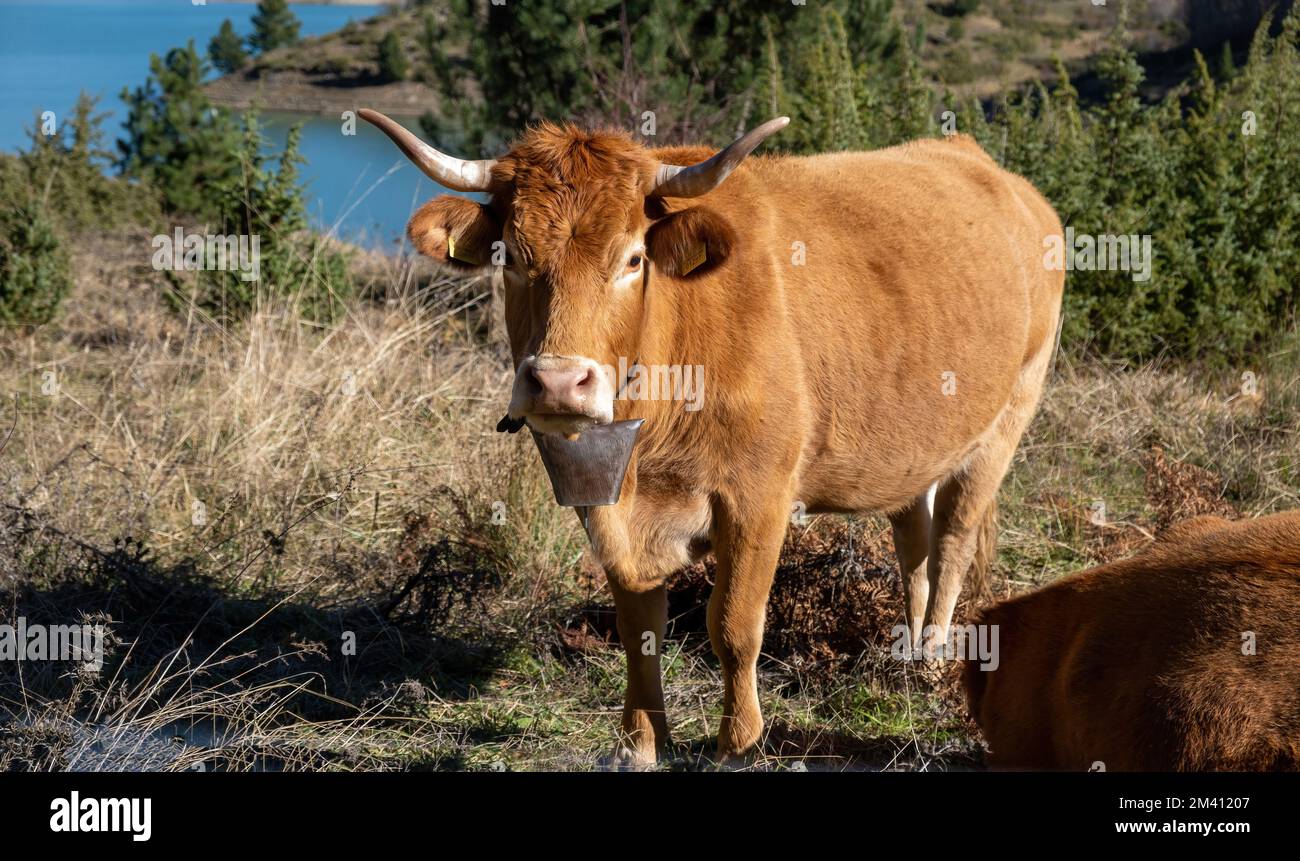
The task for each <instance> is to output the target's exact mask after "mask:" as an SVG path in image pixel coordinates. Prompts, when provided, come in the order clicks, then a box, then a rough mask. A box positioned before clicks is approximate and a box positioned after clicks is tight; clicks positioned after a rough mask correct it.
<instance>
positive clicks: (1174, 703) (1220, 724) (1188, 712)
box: [965, 511, 1300, 771]
mask: <svg viewBox="0 0 1300 861" xmlns="http://www.w3.org/2000/svg"><path fill="white" fill-rule="evenodd" d="M977 621H978V623H979V624H984V625H996V626H998V628H997V630H998V637H997V642H998V646H999V648H998V654H997V658H996V669H993V670H991V671H988V672H984V671H981V670H980V668H979V665H978V664H976V663H975V662H974V661H969V662H968V663H967V664H966V668H965V669H966V675H965V681H966V692H967V697H968V699H969V703H970V710H971V714H972V715H973V716H974V718H975V720H976V721H977V722H978V723H979V725H980V727H981V728H982V729H983V731H984V735H985V737H986V738H987V739H988V742H989V747H990V758H989V762H990V764H991V765H992V766H993V767H995V768H1008V769H1067V770H1069V769H1077V770H1085V769H1089V768H1094V767H1096V766H1095V764H1096V763H1102V766H1101V767H1104V768H1105V769H1106V770H1108V771H1132V770H1138V771H1269V770H1292V771H1294V770H1296V769H1297V768H1300V511H1291V512H1287V513H1285V514H1278V515H1274V516H1272V517H1264V518H1261V519H1259V520H1252V521H1242V522H1237V523H1229V522H1228V521H1225V520H1222V519H1220V518H1217V517H1198V518H1195V519H1193V520H1188V521H1184V522H1183V523H1180V524H1178V525H1176V526H1174V527H1173V528H1172V529H1170V530H1168V531H1167V532H1166V533H1165V534H1164V535H1162V536H1161V539H1160V541H1158V542H1156V543H1155V544H1153V545H1151V546H1150V547H1149V548H1148V549H1147V550H1146V551H1145V552H1143V553H1140V554H1138V555H1137V556H1134V557H1133V558H1131V559H1126V560H1124V561H1122V562H1114V563H1111V564H1109V565H1103V566H1101V567H1099V568H1093V569H1091V570H1088V571H1083V572H1081V573H1078V574H1073V575H1071V576H1069V577H1065V578H1062V579H1061V580H1059V581H1057V582H1055V583H1053V584H1052V585H1050V586H1048V587H1046V588H1044V589H1040V590H1038V591H1036V592H1031V593H1029V594H1027V595H1022V596H1020V597H1018V598H1014V599H1012V600H1010V601H1006V602H1004V603H1002V604H999V605H997V606H995V607H991V608H989V609H987V610H985V611H984V612H983V613H982V614H981V616H980V618H979V619H978V620H977Z"/></svg>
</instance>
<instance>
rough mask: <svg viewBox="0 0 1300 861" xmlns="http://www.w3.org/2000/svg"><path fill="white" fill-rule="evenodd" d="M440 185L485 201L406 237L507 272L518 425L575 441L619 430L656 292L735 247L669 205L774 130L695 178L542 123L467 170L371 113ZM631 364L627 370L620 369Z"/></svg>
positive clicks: (611, 135)
mask: <svg viewBox="0 0 1300 861" xmlns="http://www.w3.org/2000/svg"><path fill="white" fill-rule="evenodd" d="M360 115H361V117H362V118H363V119H365V120H367V121H368V122H371V123H373V124H374V125H376V126H378V127H379V129H380V130H382V131H383V132H384V133H385V134H387V135H388V136H389V137H390V138H392V139H393V141H394V143H396V144H397V145H398V147H399V148H401V150H402V152H404V153H405V154H406V156H407V157H408V158H409V159H410V160H411V161H412V162H414V163H415V164H416V166H417V167H419V168H420V169H421V170H422V171H424V173H426V174H427V175H428V176H429V177H431V178H432V179H434V180H436V181H437V182H439V183H441V184H442V185H444V186H446V187H447V188H450V189H453V190H456V191H465V192H471V191H478V192H487V193H488V194H489V200H488V202H487V203H486V204H480V203H477V202H475V201H473V200H469V199H466V198H463V197H454V196H450V195H445V196H442V197H438V198H435V199H433V200H431V201H429V202H428V203H426V204H425V205H424V206H423V207H421V208H420V210H419V211H418V212H416V214H415V216H414V217H413V218H412V219H411V222H410V224H409V225H408V226H407V232H408V234H409V235H410V238H411V242H412V243H413V244H414V245H415V247H416V249H418V250H419V251H420V252H421V253H423V254H425V255H427V256H429V257H431V258H433V259H434V260H436V261H439V262H440V263H443V264H444V265H447V266H451V267H455V268H461V269H467V270H474V269H483V268H487V267H491V266H501V267H502V274H503V278H504V281H505V306H506V329H507V331H508V332H509V335H510V349H511V352H512V353H513V355H514V361H515V368H516V374H515V383H514V390H513V392H512V395H511V399H510V408H509V417H510V418H511V419H513V420H516V421H523V420H526V421H527V422H528V424H529V425H530V426H531V427H532V428H533V429H535V430H537V431H540V432H543V433H562V434H566V435H572V434H575V433H580V432H581V431H582V430H583V429H585V428H587V427H590V426H591V425H594V424H606V423H608V422H610V421H612V420H613V416H614V400H615V398H616V396H617V395H618V393H619V391H620V388H621V387H622V385H623V383H624V382H625V381H624V380H622V379H618V377H619V376H620V373H619V368H620V367H623V368H630V367H631V366H632V365H633V363H635V362H636V360H637V359H638V357H639V349H638V348H639V340H640V332H641V323H642V315H643V312H644V309H645V303H646V291H647V288H648V287H649V285H650V283H651V279H652V278H654V277H655V275H656V273H662V274H664V275H667V276H669V277H688V276H690V275H692V274H699V273H703V272H705V271H707V270H708V269H710V268H712V267H714V266H716V265H718V264H719V263H721V262H722V261H723V260H725V258H726V256H727V254H728V253H729V252H730V251H731V249H732V248H733V246H734V244H735V234H734V232H733V231H732V229H731V227H730V225H729V224H728V222H727V220H726V218H724V217H723V216H722V215H721V214H719V213H716V212H713V211H711V210H709V209H707V208H706V207H703V206H695V207H691V208H688V209H680V208H678V209H677V210H676V211H672V212H670V210H669V208H668V207H667V206H665V205H664V202H663V198H670V197H671V198H691V197H699V196H701V195H703V194H706V193H707V192H709V191H710V190H712V189H713V188H716V187H717V186H718V184H720V183H721V182H722V181H723V180H724V179H726V178H727V175H728V174H729V173H731V171H732V170H734V169H735V167H736V166H737V165H738V164H740V162H741V161H742V160H743V159H744V158H745V156H747V155H749V153H750V152H751V151H752V150H753V149H754V148H755V147H756V146H758V145H759V144H760V143H761V142H762V141H763V139H764V138H766V137H768V136H769V135H771V134H773V133H775V132H777V131H779V130H781V129H782V128H784V127H785V126H786V124H787V123H788V122H789V120H788V119H787V118H786V117H780V118H778V119H775V120H771V121H769V122H767V123H764V124H763V125H761V126H759V127H758V128H756V129H754V130H753V131H751V132H749V133H748V134H746V135H744V136H743V137H741V138H739V139H738V140H736V141H735V142H734V143H732V144H731V145H730V146H728V147H727V148H726V149H724V150H722V151H721V152H719V153H717V154H716V155H714V156H713V157H712V158H709V159H707V160H705V161H702V162H700V163H699V164H695V165H691V166H689V167H682V166H678V165H671V164H662V163H660V162H659V161H658V160H657V159H656V158H655V157H654V156H653V155H651V153H650V151H649V150H647V149H646V148H645V147H643V146H641V145H640V144H638V143H636V142H634V141H633V140H632V139H631V138H630V137H629V136H628V135H627V134H625V133H619V132H608V131H605V132H584V131H580V130H578V129H576V128H573V127H563V128H561V127H558V126H554V125H551V124H549V123H544V124H542V125H540V126H537V127H535V128H533V129H531V130H529V131H528V132H527V133H526V134H525V135H524V136H523V137H522V138H521V139H520V140H519V141H518V143H516V144H515V146H514V147H512V148H511V150H510V151H509V152H508V153H507V154H506V155H504V156H502V157H501V158H499V159H492V160H482V161H466V160H462V159H458V158H453V157H451V156H448V155H445V154H443V153H441V152H438V151H437V150H435V149H433V148H432V147H430V146H429V145H428V144H425V143H424V142H423V141H421V140H420V139H419V138H417V137H416V136H415V135H413V134H411V133H410V132H409V131H407V130H406V129H405V128H403V127H402V126H400V125H398V124H397V123H396V122H394V121H392V120H391V119H389V118H388V117H385V116H384V115H383V114H379V113H376V112H374V111H368V110H363V111H360ZM620 359H622V363H620Z"/></svg>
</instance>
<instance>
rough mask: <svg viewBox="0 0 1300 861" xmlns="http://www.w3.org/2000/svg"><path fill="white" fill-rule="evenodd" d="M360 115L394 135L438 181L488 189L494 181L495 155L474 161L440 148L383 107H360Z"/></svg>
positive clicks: (449, 185) (455, 188) (409, 155)
mask: <svg viewBox="0 0 1300 861" xmlns="http://www.w3.org/2000/svg"><path fill="white" fill-rule="evenodd" d="M357 115H358V116H360V117H361V119H363V120H365V121H366V122H368V123H370V124H371V125H373V126H375V127H377V128H378V129H379V130H380V131H381V132H383V133H384V134H386V135H388V136H389V137H390V138H392V139H393V143H395V144H397V146H398V149H400V150H401V151H402V152H403V153H405V155H406V157H407V158H409V159H410V160H411V161H412V162H413V163H414V164H415V166H416V167H418V168H419V169H420V170H422V171H424V172H425V174H426V175H427V176H428V177H429V178H430V179H432V180H434V181H435V182H440V183H442V184H443V185H445V186H446V187H447V188H450V189H452V190H453V191H487V190H488V184H489V183H490V182H491V181H492V167H493V166H494V165H495V164H496V160H495V159H479V160H477V161H470V160H468V159H463V158H455V157H453V156H449V155H447V154H446V153H441V152H438V151H437V150H436V149H434V148H433V147H431V146H429V145H428V144H427V143H425V142H424V141H422V140H420V139H419V138H417V137H416V136H415V135H413V134H411V133H410V132H409V131H407V130H406V128H405V127H404V126H402V125H401V124H400V123H398V122H396V121H395V120H391V119H389V118H388V117H386V116H384V115H383V114H381V113H379V111H372V110H370V109H369V108H362V109H361V110H359V111H357Z"/></svg>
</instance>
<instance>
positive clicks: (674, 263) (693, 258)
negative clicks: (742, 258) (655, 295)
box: [646, 206, 736, 278]
mask: <svg viewBox="0 0 1300 861" xmlns="http://www.w3.org/2000/svg"><path fill="white" fill-rule="evenodd" d="M735 250H736V231H735V230H733V229H732V227H731V224H730V223H729V222H728V221H727V219H725V218H723V217H722V216H721V215H719V214H718V213H716V212H714V211H713V210H711V209H709V208H708V207H705V206H693V207H691V208H690V209H683V210H682V211H680V212H674V213H672V214H671V215H667V216H665V217H663V218H661V219H659V220H658V221H656V222H655V223H654V224H652V225H651V226H650V230H649V231H647V232H646V254H648V255H649V257H650V259H651V260H653V261H654V264H655V266H657V267H658V268H659V269H661V270H663V272H664V273H666V274H668V275H671V276H673V277H674V278H690V277H694V276H696V275H703V274H704V273H706V272H709V271H712V270H713V269H715V268H717V267H718V266H721V265H722V264H723V263H724V262H725V261H726V260H727V258H728V257H730V256H731V254H732V253H734V252H735Z"/></svg>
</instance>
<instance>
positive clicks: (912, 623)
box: [889, 486, 936, 650]
mask: <svg viewBox="0 0 1300 861" xmlns="http://www.w3.org/2000/svg"><path fill="white" fill-rule="evenodd" d="M935 490H936V488H935V487H934V486H931V488H930V489H929V490H928V491H926V492H925V493H923V494H921V495H920V496H918V497H917V498H916V499H914V500H912V504H911V505H909V506H908V507H907V508H904V509H903V510H902V511H896V512H894V513H893V514H891V515H889V524H890V526H892V527H893V532H894V553H895V554H897V556H898V570H899V573H900V574H901V575H902V579H903V602H904V604H906V611H907V630H908V635H909V636H910V638H911V644H912V649H913V650H916V649H919V648H920V647H921V626H922V625H923V624H924V622H925V608H926V605H927V603H928V602H929V598H930V580H929V575H928V574H927V572H926V563H925V560H926V558H927V557H928V556H929V555H930V511H931V509H932V508H933V506H934V493H935Z"/></svg>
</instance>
